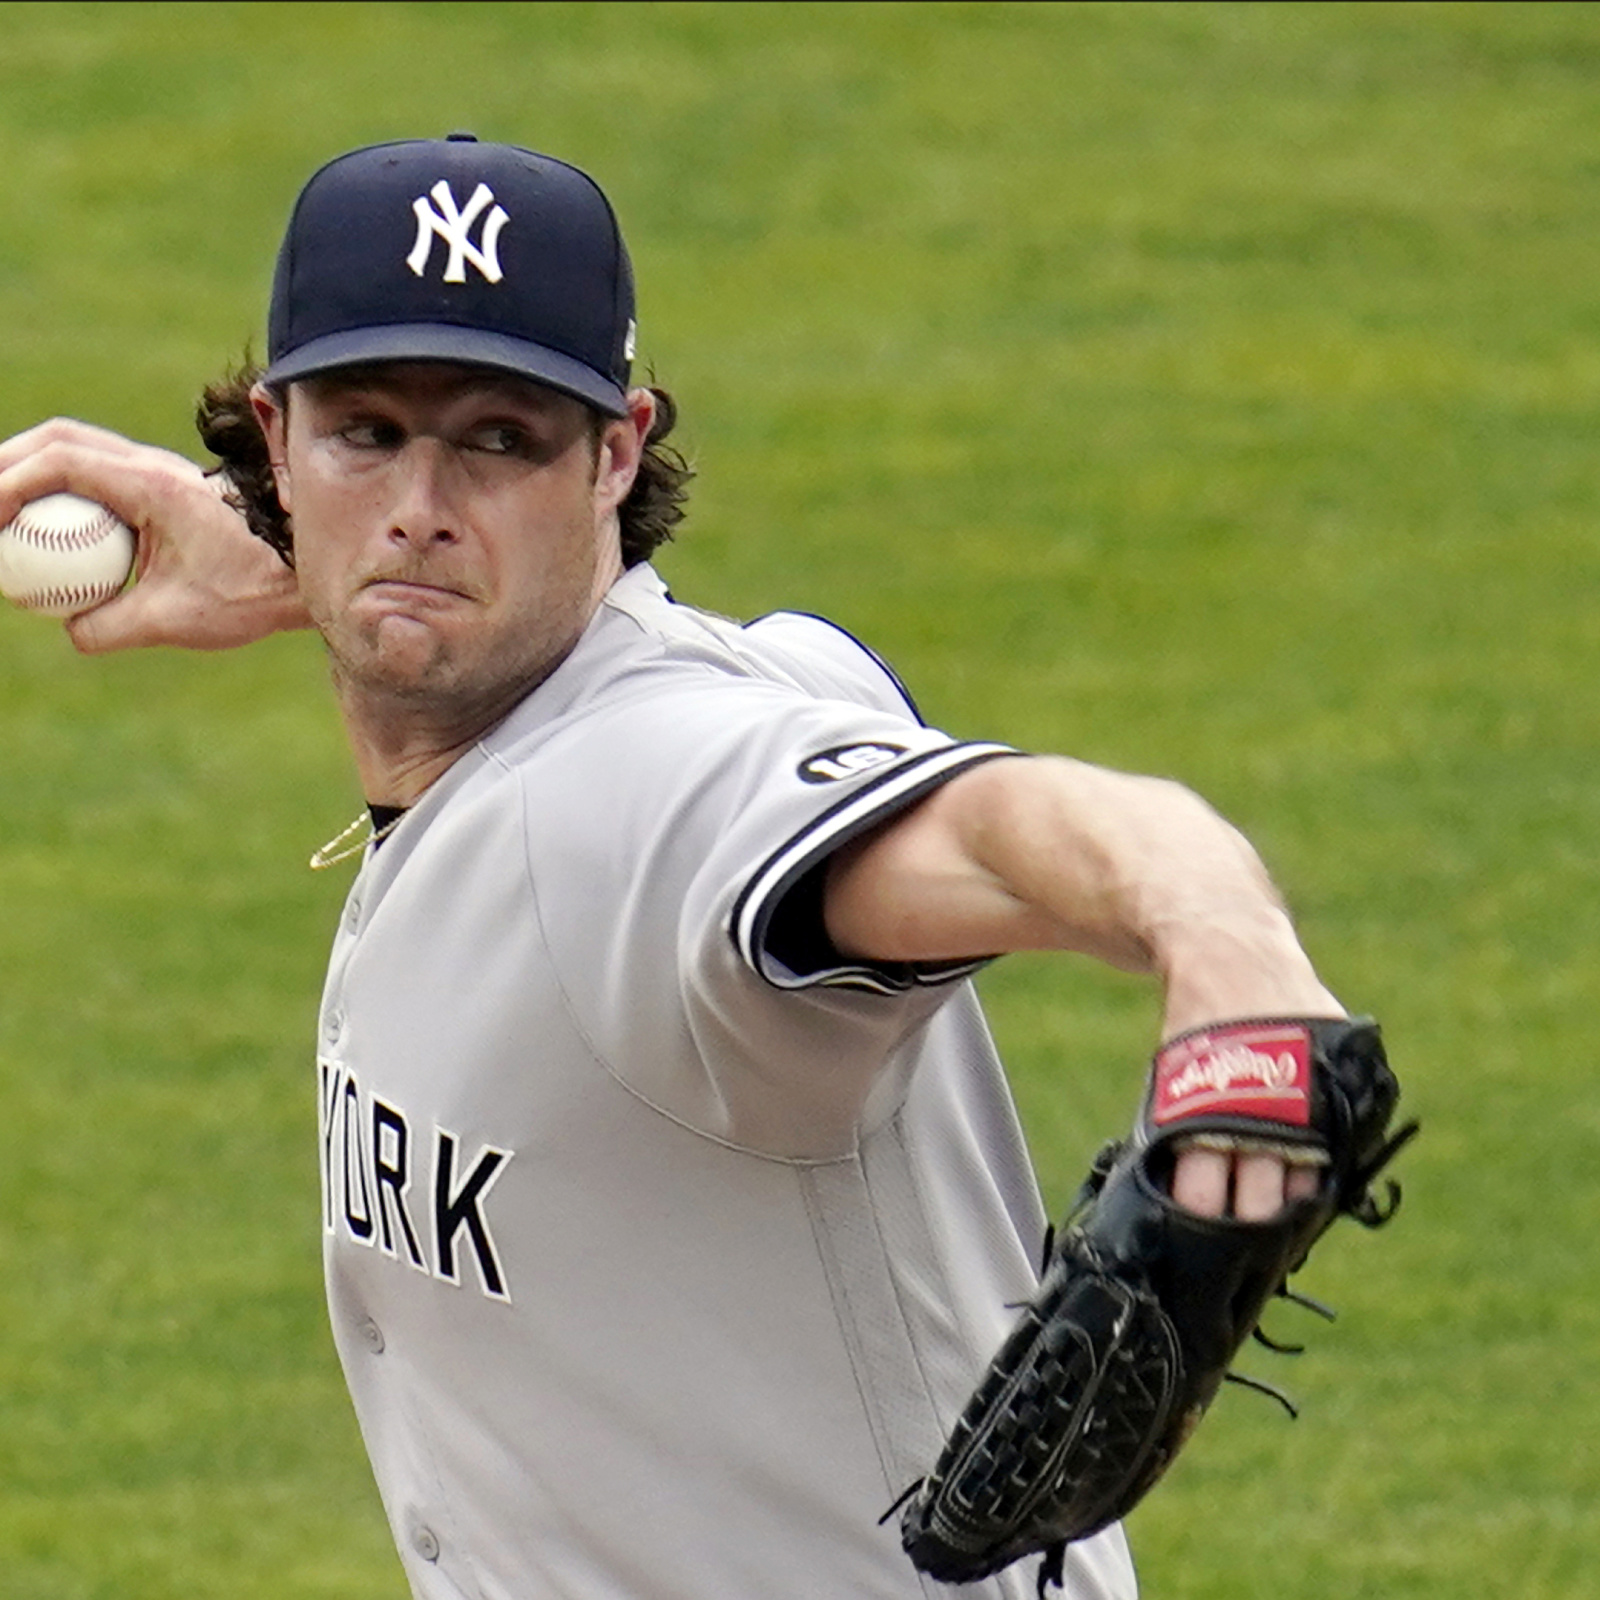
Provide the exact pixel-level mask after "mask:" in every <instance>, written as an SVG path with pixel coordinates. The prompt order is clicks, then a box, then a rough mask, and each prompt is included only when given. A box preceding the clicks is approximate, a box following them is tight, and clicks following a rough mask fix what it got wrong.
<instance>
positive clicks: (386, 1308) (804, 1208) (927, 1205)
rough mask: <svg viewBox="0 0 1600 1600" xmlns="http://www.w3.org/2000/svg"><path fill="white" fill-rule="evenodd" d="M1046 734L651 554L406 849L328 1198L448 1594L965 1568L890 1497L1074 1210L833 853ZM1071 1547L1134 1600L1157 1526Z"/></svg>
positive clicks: (329, 1031) (889, 1576) (440, 794)
mask: <svg viewBox="0 0 1600 1600" xmlns="http://www.w3.org/2000/svg"><path fill="white" fill-rule="evenodd" d="M1009 754H1010V753H1009V752H1006V751H1004V750H1003V749H1001V748H1000V747H997V746H992V745H972V744H962V743H959V742H957V741H954V740H952V739H950V738H949V737H948V736H946V735H944V734H941V733H937V732H934V731H932V730H930V729H927V728H925V727H923V726H921V725H920V724H919V723H918V722H917V720H916V719H915V717H914V716H913V715H912V713H911V711H910V709H909V706H908V704H907V702H906V701H905V700H904V699H903V698H902V696H901V694H900V693H899V691H898V689H897V686H896V684H895V683H894V681H893V679H892V677H891V676H890V675H889V674H888V673H887V671H886V669H884V668H883V667H882V665H881V664H880V663H879V662H877V660H876V659H875V658H874V657H872V656H871V655H870V654H869V653H868V652H867V651H865V650H864V649H862V648H861V647H860V646H859V645H857V644H855V643H854V641H852V640H850V639H849V638H848V637H847V636H845V635H844V634H842V633H841V632H839V631H838V630H836V629H833V628H831V627H830V626H829V625H828V624H826V623H823V622H820V621H818V620H816V619H813V618H804V617H798V616H792V615H781V616H778V617H773V618H768V619H765V620H764V621H762V622H760V623H757V624H754V625H752V626H750V627H747V628H740V627H738V626H736V625H735V624H732V623H726V622H723V621H722V620H720V619H715V618H711V617H708V616H706V615H705V614H703V613H700V612H696V611H693V610H691V609H689V608H687V607H681V606H678V605H676V604H674V603H673V602H672V601H671V599H670V598H669V597H668V596H667V595H666V592H665V590H664V589H663V587H662V585H661V583H660V581H659V579H658V578H657V577H656V575H655V574H654V572H653V571H652V570H651V569H650V568H648V567H638V568H635V569H634V570H632V571H631V572H629V573H628V574H626V575H625V576H624V577H623V578H622V579H621V580H620V581H619V582H618V583H617V585H616V586H615V588H614V589H613V590H612V592H611V593H610V595H609V596H608V597H607V599H606V601H605V603H604V604H603V605H602V607H601V609H600V611H599V613H598V614H597V616H596V618H595V619H594V621H593V623H592V624H591V625H590V627H589V629H588V630H587V632H586V633H585V635H584V637H583V638H582V639H581V641H580V642H579V644H578V645H577V647H576V649H575V650H574V651H573V653H572V654H571V656H569V657H568V659H567V660H566V661H565V662H564V663H563V664H562V665H561V666H560V668H559V669H558V670H557V671H556V672H555V673H554V674H553V675H552V676H551V677H550V678H549V679H548V680H546V682H545V683H544V684H542V685H541V686H540V687H539V688H538V689H537V690H535V692H534V693H533V694H532V695H530V696H529V697H528V698H527V699H526V700H525V701H523V703H522V704H521V705H520V706H519V707H518V708H517V709H516V710H515V711H514V712H513V713H512V715H511V716H510V717H509V718H508V719H507V720H506V721H505V722H504V723H503V724H501V725H500V726H499V727H498V728H496V729H495V730H494V731H493V732H492V733H491V734H490V735H489V736H488V737H486V738H485V739H484V740H483V741H482V742H481V743H480V744H479V745H478V746H476V747H475V748H474V749H473V750H472V751H471V752H470V753H468V754H467V755H465V756H463V757H462V758H461V760H459V761H458V762H457V763H456V764H455V766H453V767H452V768H451V769H450V770H449V772H448V773H446V774H445V776H444V777H443V778H441V779H440V780H439V781H438V782H437V783H435V784H434V785H433V787H432V788H430V789H429V790H428V792H427V793H426V795H425V796H424V797H423V799H422V800H421V802H420V803H419V804H418V805H417V806H416V807H415V808H414V809H413V810H412V811H411V812H409V813H408V814H407V815H406V817H405V819H404V821H403V822H402V823H401V824H400V826H399V827H398V829H397V830H396V831H395V832H394V833H393V835H392V836H391V837H390V838H389V839H388V840H387V841H386V842H385V843H384V844H383V845H382V847H381V848H380V849H378V850H375V851H373V852H371V853H370V854H369V856H368V859H367V860H366V862H365V863H364V865H363V868H362V870H361V872H360V874H359V876H358V877H357V879H356V882H355V884H354V886H353V888H352V890H351V893H350V897H349V902H348V904H347V906H346V909H345V913H344V917H343V920H342V923H341V926H340V930H339V933H338V936H337V940H336V944H335V948H334V952H333V958H332V964H331V968H330V971H329V976H328V984H327V991H326V995H325V998H324V1004H323V1008H322V1013H321V1019H320V1030H321V1036H320V1050H319V1057H320V1059H319V1085H318V1093H319V1123H320V1136H321V1157H322V1162H321V1164H322V1178H323V1183H322V1222H323V1229H324V1234H325V1241H324V1242H325V1246H326V1264H327V1280H328V1294H329V1303H330V1308H331V1312H332V1317H333V1326H334V1332H335V1337H336V1341H337V1344H338V1348H339V1353H340V1357H341V1359H342V1361H343V1364H344V1368H345V1373H346V1376H347V1378H348V1381H349V1385H350V1390H351V1393H352V1395H353V1397H354V1401H355V1405H356V1410H357V1414H358V1416H359V1419H360V1424H361V1428H362V1432H363V1435H364V1437H365V1440H366V1444H367V1448H368V1450H369V1452H370V1454H371V1457H372V1462H373V1466H374V1470H375V1473H376V1476H377V1480H378V1484H379V1488H380V1490H381V1493H382V1496H383V1501H384V1505H385V1507H386V1510H387V1512H388V1515H389V1518H390V1521H391V1523H392V1526H393V1529H394V1533H395V1537H396V1541H397V1543H398V1545H399V1548H400V1552H401V1557H402V1560H403V1562H404V1565H405V1569H406V1573H407V1575H408V1577H409V1579H410V1582H411V1585H412V1588H413V1591H414V1593H415V1594H416V1596H418V1597H419V1600H463V1597H470V1600H757V1597H760V1600H802V1597H803V1600H818V1597H824V1596H825V1597H828V1600H845V1597H849V1600H909V1597H913V1596H931V1595H933V1594H935V1593H938V1592H943V1591H942V1590H940V1589H939V1588H938V1586H935V1585H931V1584H928V1583H926V1582H925V1580H923V1579H921V1578H920V1577H919V1576H918V1574H917V1573H916V1572H915V1571H914V1570H913V1568H912V1567H911V1565H910V1563H909V1562H908V1561H907V1560H906V1558H905V1556H904V1555H903V1554H902V1552H901V1550H900V1548H899V1539H898V1532H897V1527H896V1525H895V1523H894V1521H893V1519H891V1521H890V1522H889V1524H887V1525H884V1526H880V1525H879V1520H878V1519H879V1517H880V1515H881V1514H882V1513H883V1512H884V1511H885V1510H886V1509H887V1507H888V1506H889V1504H890V1502H891V1501H892V1500H893V1499H894V1498H895V1497H896V1496H897V1495H898V1494H899V1493H900V1491H901V1490H902V1489H904V1488H905V1487H906V1485H907V1484H908V1483H909V1482H910V1481H911V1480H912V1479H913V1478H914V1477H916V1476H917V1475H918V1473H920V1472H922V1471H924V1470H926V1469H927V1468H928V1467H929V1466H930V1465H931V1463H932V1461H933V1459H934V1457H935V1456H936V1454H937V1451H938V1448H939V1444H940V1442H941V1440H942V1438H943V1436H944V1434H945V1432H946V1430H947V1429H948V1427H949V1425H950V1423H951V1422H952V1421H953V1419H954V1417H955V1416H956V1414H957V1413H958V1411H959V1409H960V1407H961V1405H962V1403H963V1401H964V1400H965V1398H966V1396H967V1394H968V1392H969V1391H970V1389H971V1386H972V1384H973V1382H974V1381H975V1379H976V1377H977V1375H978V1373H979V1372H980V1371H981V1370H982V1368H983V1366H984V1364H985V1363H986V1361H987V1360H988V1358H989V1356H990V1355H991V1354H992V1353H993V1350H994V1348H995V1347H996V1346H997V1344H998V1343H999V1341H1000V1339H1001V1337H1002V1335H1003V1333H1004V1332H1005V1329H1006V1327H1007V1325H1008V1324H1009V1322H1010V1320H1011V1313H1010V1312H1008V1311H1007V1310H1006V1309H1005V1308H1006V1304H1007V1302H1013V1301H1016V1300H1017V1299H1019V1298H1021V1297H1023V1296H1025V1295H1026V1294H1027V1293H1028V1292H1029V1291H1030V1289H1031V1287H1032V1284H1033V1270H1032V1263H1033V1262H1034V1261H1035V1260H1036V1259H1037V1256H1038V1253H1039V1248H1040V1241H1041V1235H1042V1226H1043V1219H1042V1216H1041V1211H1040V1204H1039V1199H1038V1195H1037V1192H1036V1189H1035V1186H1034V1182H1033V1178H1032V1175H1031V1171H1030V1168H1029V1165H1028V1161H1027V1157H1026V1153H1025V1150H1024V1147H1023V1142H1022V1138H1021V1134H1020V1131H1019V1129H1018V1126H1017V1122H1016V1117H1015V1113H1014V1111H1013V1108H1012V1104H1011V1101H1010V1098H1009V1095H1008V1093H1007V1090H1006V1087H1005V1083H1004V1080H1003V1077H1002V1075H1001V1072H1000V1069H999V1065H998V1063H997V1061H996V1058H995V1054H994V1050H993V1047H992V1045H991V1043H990V1040H989V1037H988V1034H987V1031H986V1029H985V1027H984V1023H983V1019H982V1017H981V1015H980V1013H979V1010H978V1007H977V1004H976V1001H975V999H974V997H973V994H972V992H971V989H970V985H969V984H968V983H967V982H966V981H965V977H964V975H963V974H962V973H960V972H955V971H943V972H932V971H926V970H923V971H918V970H913V969H910V968H893V967H888V968H873V967H867V966H861V965H858V964H853V963H850V962H846V961H844V960H842V959H840V958H839V957H837V956H835V955H834V954H833V953H832V951H831V950H830V949H829V948H828V947H827V944H826V940H825V939H824V938H822V937H820V918H819V914H818V913H819V907H820V893H819V891H818V884H819V874H818V873H817V870H816V869H817V867H818V864H819V863H821V862H823V861H824V860H825V859H826V858H827V856H828V854H829V853H830V852H831V851H832V850H834V849H836V848H838V846H839V845H840V844H841V843H843V842H844V841H845V840H847V839H849V838H851V837H853V836H855V835H857V834H859V833H860V832H861V831H862V830H864V829H866V828H869V827H871V826H872V825H873V824H874V823H876V822H879V821H882V820H883V819H884V818H886V817H888V816H891V815H893V814H894V813H895V812H896V811H897V810H898V809H900V808H902V807H904V806H906V805H908V804H910V803H911V802H912V801H913V800H915V799H916V798H918V797H919V796H921V795H923V794H925V793H927V792H928V791H929V790H930V789H931V788H932V787H934V786H935V785H937V784H939V783H941V782H943V781H945V780H946V779H947V778H949V777H950V776H951V775H952V774H954V773H956V772H959V771H962V770H964V769H966V768H967V767H970V766H971V765H973V764H974V763H975V762H979V761H984V760H991V759H999V758H1004V757H1006V756H1008V755H1009ZM1029 1566H1030V1567H1031V1564H1029ZM1067 1575H1068V1593H1069V1594H1070V1595H1071V1596H1073V1597H1074V1600H1113V1597H1116V1600H1126V1597H1128V1596H1131V1595H1132V1594H1133V1592H1134V1582H1133V1576H1132V1569H1131V1566H1130V1564H1129V1560H1128V1556H1127V1550H1126V1546H1125V1544H1124V1542H1123V1539H1122V1535H1121V1532H1120V1530H1117V1529H1112V1530H1110V1531H1108V1532H1107V1533H1105V1534H1103V1535H1101V1536H1100V1537H1098V1538H1096V1539H1093V1540H1090V1541H1086V1542H1085V1543H1083V1544H1081V1545H1075V1546H1073V1547H1072V1549H1071V1550H1070V1552H1069V1554H1068V1561H1067ZM1033 1585H1034V1578H1033V1573H1032V1571H1031V1570H1027V1569H1025V1568H1022V1567H1019V1568H1017V1569H1015V1570H1013V1571H1012V1572H1010V1573H1007V1574H1002V1575H1001V1576H1000V1577H998V1578H995V1579H992V1580H990V1581H989V1582H987V1583H984V1584H979V1585H974V1586H972V1587H971V1588H970V1589H969V1590H964V1591H963V1592H965V1593H971V1594H973V1595H976V1596H982V1597H984V1600H1002V1597H1004V1600H1023V1597H1024V1596H1030V1595H1031V1594H1032V1592H1033Z"/></svg>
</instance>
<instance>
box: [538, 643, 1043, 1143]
mask: <svg viewBox="0 0 1600 1600" xmlns="http://www.w3.org/2000/svg"><path fill="white" fill-rule="evenodd" d="M1015 754H1016V752H1014V751H1012V750H1010V749H1009V747H1006V746H1002V745H997V744H974V743H964V742H962V741H959V740H956V739H953V738H951V737H950V736H949V735H948V734H945V733H942V732H940V731H938V730H937V729H932V728H927V727H923V726H921V725H920V724H918V723H917V722H915V721H914V720H913V719H912V718H911V716H910V715H909V714H908V713H907V712H904V711H898V712H896V711H890V710H888V709H886V708H885V707H883V706H862V705H858V704H853V703H850V702H846V701H833V700H816V699H812V698H810V697H808V696H804V695H800V694H797V693H795V692H793V691H792V690H789V689H786V688H784V687H781V686H775V685H773V684H770V683H764V682H756V681H750V680H744V681H731V682H730V681H729V680H727V679H724V678H716V677H714V676H712V675H709V674H708V675H705V678H704V680H703V681H693V680H692V679H691V680H690V681H687V682H684V681H680V682H678V683H676V684H675V685H674V686H673V689H672V691H671V692H670V693H662V692H660V690H659V687H658V686H656V685H652V686H651V687H650V689H649V691H648V692H645V693H641V694H640V695H638V696H637V697H634V698H633V699H631V700H623V701H620V702H618V703H614V704H613V705H611V706H609V707H608V708H607V709H606V710H605V712H604V713H603V714H596V713H595V712H593V711H591V712H590V714H588V715H587V716H585V717H584V718H583V719H582V721H581V723H580V724H577V725H575V726H574V728H573V730H572V736H571V742H570V747H569V748H567V749H564V750H563V751H562V752H561V759H560V760H546V761H544V762H543V763H541V769H540V770H541V772H543V773H561V772H563V771H565V772H567V773H568V774H569V775H570V781H568V782H565V783H562V784H560V785H559V786H556V785H554V784H546V785H543V786H540V787H537V788H533V789H530V790H529V792H528V793H527V795H526V800H525V808H526V829H527V835H528V852H529V869H530V876H531V881H532V884H533V889H534V896H535V901H536V903H537V904H538V905H539V907H540V916H541V919H542V920H543V922H544V924H545V926H546V927H548V928H550V929H555V928H560V929H562V930H563V934H562V937H561V939H560V941H559V942H557V941H556V940H554V939H551V941H550V942H551V946H552V961H553V963H554V964H555V966H556V967H557V968H558V969H559V970H560V972H561V973H562V979H563V987H564V989H565V991H566V993H567V996H568V1000H569V1004H570V1006H571V1008H572V1010H573V1012H574V1014H575V1017H576V1018H577V1020H578V1022H579V1025H580V1027H581V1028H582V1029H583V1031H584V1033H585V1036H586V1037H588V1038H589V1039H590V1040H591V1044H592V1048H593V1050H594V1052H595V1054H596V1055H597V1057H599V1059H600V1060H601V1061H602V1062H603V1063H604V1064H605V1065H606V1067H607V1068H608V1069H609V1070H610V1071H611V1072H613V1074H615V1075H616V1076H617V1077H618V1078H620V1079H621V1080H622V1081H624V1082H625V1083H626V1084H627V1085H628V1087H629V1088H630V1089H632V1090H633V1091H634V1092H635V1093H637V1094H639V1095H640V1096H641V1097H643V1098H645V1099H647V1100H649V1101H650V1102H651V1103H652V1104H655V1105H657V1106H658V1107H659V1108H660V1109H662V1110H663V1111H665V1112H667V1114H669V1115H671V1116H672V1117H674V1118H675V1119H676V1120H679V1121H682V1122H684V1123H687V1124H688V1125H690V1126H692V1127H694V1128H697V1129H699V1130H700V1131H703V1132H706V1133H708V1134H711V1135H712V1136H714V1137H716V1138H718V1139H720V1140H725V1141H728V1142H731V1143H734V1144H738V1145H741V1146H749V1147H752V1148H756V1149H759V1150H762V1151H764V1152H771V1153H774V1154H781V1155H786V1156H803V1157H807V1158H813V1157H818V1156H825V1155H835V1154H838V1153H840V1152H841V1151H842V1150H846V1149H848V1148H850V1147H851V1144H852V1141H853V1139H854V1137H855V1130H856V1129H857V1128H858V1127H859V1125H860V1119H861V1118H862V1117H864V1116H866V1115H868V1114H869V1111H870V1112H871V1113H872V1114H878V1113H879V1112H880V1111H881V1110H882V1108H883V1107H885V1106H887V1105H889V1104H891V1103H892V1102H893V1100H894V1098H895V1096H896V1094H897V1093H901V1092H903V1090H904V1083H903V1082H900V1081H899V1079H898V1077H897V1073H898V1072H899V1071H900V1065H901V1064H903V1062H904V1061H908V1060H909V1059H910V1056H911V1053H908V1052H906V1051H905V1049H904V1047H905V1046H906V1044H907V1041H908V1039H910V1037H911V1036H912V1035H914V1034H915V1033H916V1031H917V1030H918V1029H919V1028H920V1027H921V1026H922V1025H923V1024H924V1023H926V1022H927V1021H928V1019H929V1018H930V1017H931V1016H932V1015H933V1013H934V1012H935V1011H936V1010H937V1009H938V1008H939V1006H940V1005H941V1003H942V1002H943V1000H944V999H945V998H946V997H947V996H948V995H949V994H950V993H951V992H952V991H953V987H954V985H955V983H956V981H957V980H958V979H959V978H960V976H961V975H962V974H963V973H964V972H965V971H968V970H970V969H971V967H972V966H974V965H976V964H977V963H975V962H968V963H961V964H954V965H949V966H944V967H927V968H920V967H911V966H905V965H878V964H870V963H861V962H851V961H846V960H844V959H842V958H841V957H839V956H838V955H837V953H836V952H833V951H831V950H830V949H828V947H827V944H826V939H825V936H824V935H822V934H821V930H820V909H821V899H820V868H821V866H822V865H823V864H825V863H826V861H827V859H828V858H829V857H830V856H831V854H832V853H833V852H834V851H835V850H837V849H839V848H840V847H841V846H842V845H844V844H846V843H848V842H849V841H850V840H851V839H854V838H856V837H858V836H859V835H861V834H862V833H864V832H866V831H867V830H869V829H871V828H874V827H876V826H878V825H879V824H881V823H882V822H884V821H886V820H888V819H889V818H891V817H893V816H894V815H896V814H897V813H898V812H900V811H903V810H904V809H905V808H906V807H908V806H911V805H914V804H915V803H916V802H917V801H918V800H920V799H922V798H923V797H924V796H926V795H928V794H930V793H931V792H933V790H935V789H936V788H938V787H939V786H940V785H941V784H943V783H946V782H949V781H950V780H951V779H952V778H953V777H955V776H956V775H957V774H959V773H961V772H963V771H966V770H968V769H970V768H971V767H973V766H975V765H977V764H979V763H981V762H986V761H991V760H995V759H998V758H1000V757H1002V756H1008V755H1015ZM580 772H581V774H582V776H581V777H580ZM597 780H598V781H597ZM546 838H548V839H551V840H561V841H562V847H561V849H560V850H559V852H558V851H556V850H555V849H554V848H551V849H550V850H548V851H547V850H546V849H544V848H543V845H542V841H543V840H544V839H546ZM574 841H580V842H579V843H576V844H575V843H574ZM808 896H809V897H810V899H809V907H810V909H809V911H808ZM578 907H582V908H584V909H583V914H581V915H579V914H577V913H576V910H575V908H578ZM807 929H809V932H807V931H806V930H807ZM873 1108H876V1110H874V1109H873Z"/></svg>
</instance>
